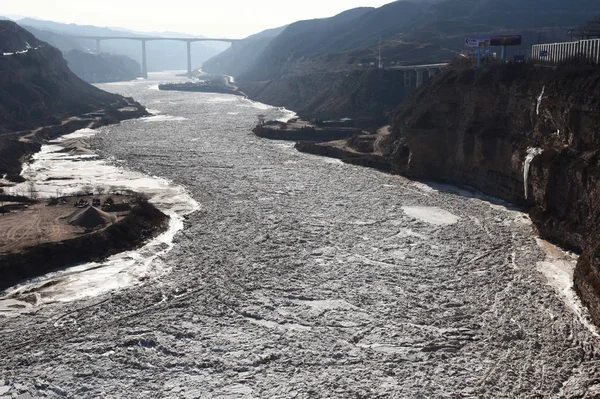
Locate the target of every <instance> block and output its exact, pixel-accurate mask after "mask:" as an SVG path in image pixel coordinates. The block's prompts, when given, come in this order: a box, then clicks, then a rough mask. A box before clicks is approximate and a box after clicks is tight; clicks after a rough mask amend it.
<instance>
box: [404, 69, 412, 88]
mask: <svg viewBox="0 0 600 399" xmlns="http://www.w3.org/2000/svg"><path fill="white" fill-rule="evenodd" d="M411 83H412V79H411V76H410V71H409V70H407V69H405V70H404V87H410V86H411Z"/></svg>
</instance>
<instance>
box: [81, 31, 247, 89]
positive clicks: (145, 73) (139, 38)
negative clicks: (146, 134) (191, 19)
mask: <svg viewBox="0 0 600 399" xmlns="http://www.w3.org/2000/svg"><path fill="white" fill-rule="evenodd" d="M74 37H75V38H77V39H87V40H95V41H96V51H97V52H100V50H101V48H102V47H101V43H102V42H103V41H104V40H137V41H139V42H141V44H142V77H143V78H144V79H147V78H148V64H147V61H146V42H151V41H158V40H169V41H178V42H185V43H186V44H187V73H188V76H191V75H192V43H193V42H228V43H231V45H233V43H235V42H238V41H239V39H223V38H208V37H202V38H200V37H161V36H156V37H152V36H74Z"/></svg>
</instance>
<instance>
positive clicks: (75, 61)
mask: <svg viewBox="0 0 600 399" xmlns="http://www.w3.org/2000/svg"><path fill="white" fill-rule="evenodd" d="M23 28H24V29H26V30H28V31H29V32H31V33H32V34H33V35H34V36H35V37H37V38H38V39H40V40H42V41H44V42H46V43H48V44H51V45H52V46H54V47H56V48H58V49H59V50H60V51H62V53H63V55H64V57H65V59H66V60H67V63H68V64H69V68H70V69H71V70H72V71H73V72H74V73H75V75H77V76H79V77H80V78H81V79H83V80H85V81H86V82H88V83H105V82H119V81H127V80H132V79H135V78H138V77H140V76H142V72H141V67H140V64H138V63H137V62H136V61H135V60H133V59H132V58H129V57H127V56H124V55H114V54H108V53H102V54H95V53H91V52H89V51H85V50H84V47H83V46H82V45H81V44H80V43H79V41H78V40H77V39H76V38H74V37H72V36H70V35H66V34H63V33H56V32H52V31H47V30H41V29H36V28H33V27H31V26H23Z"/></svg>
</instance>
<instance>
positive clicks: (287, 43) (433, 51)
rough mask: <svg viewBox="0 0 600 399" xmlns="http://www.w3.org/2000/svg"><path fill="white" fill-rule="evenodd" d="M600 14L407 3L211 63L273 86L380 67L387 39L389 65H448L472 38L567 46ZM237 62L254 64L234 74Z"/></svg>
mask: <svg viewBox="0 0 600 399" xmlns="http://www.w3.org/2000/svg"><path fill="white" fill-rule="evenodd" d="M598 14H600V1H598V0H439V1H436V0H432V1H418V0H399V1H395V2H392V3H390V4H387V5H384V6H382V7H379V8H357V9H353V10H349V11H346V12H344V13H341V14H339V15H337V16H335V17H332V18H324V19H317V20H308V21H299V22H296V23H294V24H291V25H290V26H288V27H287V28H286V29H285V30H284V31H283V32H281V34H279V35H278V36H277V37H275V38H273V39H272V40H270V41H269V42H268V44H267V45H266V46H265V47H264V50H263V51H262V53H261V54H260V56H258V57H257V56H256V53H258V52H260V51H261V48H262V47H258V48H251V47H250V45H251V42H247V43H246V42H241V43H237V45H236V47H235V48H233V49H231V50H229V54H228V55H227V59H228V60H229V61H228V62H225V61H224V60H223V59H222V58H225V54H221V55H219V56H217V57H215V58H214V59H211V60H209V61H208V62H206V64H205V65H206V66H207V67H208V68H210V70H211V72H220V71H219V68H221V69H222V70H226V71H227V72H234V73H233V75H234V76H237V77H238V78H240V79H242V80H255V81H258V80H269V79H273V78H277V77H279V76H284V75H297V74H306V73H313V72H318V71H335V70H344V69H355V68H357V67H360V66H359V64H362V65H363V67H364V65H367V66H370V65H373V64H377V59H378V51H379V49H378V47H379V41H380V40H381V41H382V48H381V49H382V61H383V62H384V65H389V64H390V63H391V62H394V63H401V64H411V63H420V62H436V61H440V62H441V61H448V60H450V59H452V58H454V57H455V56H456V54H457V53H458V52H460V51H462V50H464V37H465V36H468V35H477V34H487V35H493V34H521V35H522V36H523V46H522V47H520V48H519V47H516V48H511V49H509V54H513V53H516V52H524V51H526V50H528V49H530V48H531V45H532V44H536V43H544V42H553V41H564V40H566V39H567V38H566V36H565V32H566V30H567V29H568V28H570V27H573V26H575V25H580V24H582V23H585V22H586V21H588V20H590V19H591V18H592V17H593V16H595V15H598ZM263 45H264V42H263ZM492 51H500V50H499V49H497V50H492ZM248 54H253V55H254V58H251V57H249V56H248ZM232 60H241V61H246V62H244V64H243V67H241V68H232V67H231V65H232V63H233V61H232Z"/></svg>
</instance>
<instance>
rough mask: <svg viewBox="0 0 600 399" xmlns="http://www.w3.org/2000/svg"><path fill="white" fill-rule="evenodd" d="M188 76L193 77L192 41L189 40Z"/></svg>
mask: <svg viewBox="0 0 600 399" xmlns="http://www.w3.org/2000/svg"><path fill="white" fill-rule="evenodd" d="M187 76H188V78H191V77H192V42H190V41H189V40H188V41H187Z"/></svg>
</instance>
